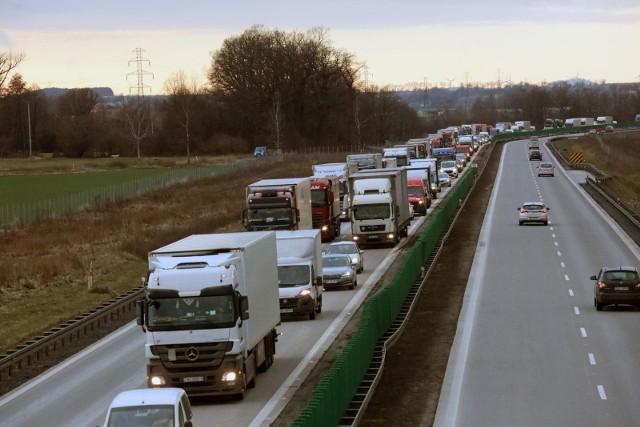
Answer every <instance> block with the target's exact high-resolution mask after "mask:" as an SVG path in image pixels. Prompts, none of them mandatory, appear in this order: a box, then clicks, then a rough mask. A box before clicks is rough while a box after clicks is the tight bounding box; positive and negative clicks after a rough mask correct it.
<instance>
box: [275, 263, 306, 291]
mask: <svg viewBox="0 0 640 427" xmlns="http://www.w3.org/2000/svg"><path fill="white" fill-rule="evenodd" d="M310 277H311V275H310V274H309V266H308V265H279V266H278V286H280V287H281V288H290V287H292V286H304V285H308V284H309V278H310Z"/></svg>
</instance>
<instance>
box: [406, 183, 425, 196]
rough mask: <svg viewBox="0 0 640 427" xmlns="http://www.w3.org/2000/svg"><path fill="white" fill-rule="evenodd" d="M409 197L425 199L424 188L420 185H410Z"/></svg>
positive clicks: (408, 188) (408, 189)
mask: <svg viewBox="0 0 640 427" xmlns="http://www.w3.org/2000/svg"><path fill="white" fill-rule="evenodd" d="M407 192H408V194H409V197H423V196H424V187H422V186H418V185H410V186H408V187H407Z"/></svg>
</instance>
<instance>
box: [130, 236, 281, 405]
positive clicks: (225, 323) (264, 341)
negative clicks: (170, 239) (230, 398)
mask: <svg viewBox="0 0 640 427" xmlns="http://www.w3.org/2000/svg"><path fill="white" fill-rule="evenodd" d="M276 254H277V251H276V234H275V232H274V231H254V232H239V233H220V234H195V235H191V236H188V237H185V238H184V239H182V240H178V241H177V242H174V243H170V244H168V245H166V246H163V247H161V248H159V249H156V250H153V251H151V252H149V279H148V282H147V285H146V290H145V295H144V297H143V299H142V300H141V301H140V303H139V313H138V324H140V325H142V327H143V330H144V331H145V332H146V344H145V357H146V358H147V384H148V386H149V387H179V388H183V389H184V390H186V391H187V393H188V394H189V395H190V396H217V395H234V396H236V397H237V398H240V399H242V398H244V393H245V390H246V388H247V387H253V386H254V385H255V381H256V373H257V372H258V371H266V370H267V369H268V368H269V367H270V366H271V364H272V363H273V359H274V354H275V344H276V339H277V332H276V326H277V325H278V324H279V323H280V302H279V296H278V264H277V258H276Z"/></svg>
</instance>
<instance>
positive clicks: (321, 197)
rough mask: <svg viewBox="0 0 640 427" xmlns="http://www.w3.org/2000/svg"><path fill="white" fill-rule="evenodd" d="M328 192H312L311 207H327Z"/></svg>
mask: <svg viewBox="0 0 640 427" xmlns="http://www.w3.org/2000/svg"><path fill="white" fill-rule="evenodd" d="M327 203H328V202H327V192H326V191H325V190H324V189H322V190H311V206H312V207H316V206H326V205H327Z"/></svg>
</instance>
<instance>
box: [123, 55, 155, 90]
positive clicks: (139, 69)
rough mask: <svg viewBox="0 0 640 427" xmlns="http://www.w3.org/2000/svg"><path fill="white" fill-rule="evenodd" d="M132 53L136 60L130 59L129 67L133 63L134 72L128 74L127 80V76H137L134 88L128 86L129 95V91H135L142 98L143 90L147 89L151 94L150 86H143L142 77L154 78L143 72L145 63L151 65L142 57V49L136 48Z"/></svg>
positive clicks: (149, 73)
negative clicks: (134, 65)
mask: <svg viewBox="0 0 640 427" xmlns="http://www.w3.org/2000/svg"><path fill="white" fill-rule="evenodd" d="M133 52H134V53H135V54H136V59H130V60H129V65H131V63H132V62H135V63H136V71H134V72H131V73H128V74H127V79H128V78H129V76H131V75H135V76H137V83H136V85H135V86H129V93H131V89H135V90H136V92H137V95H138V96H144V90H145V88H147V89H149V93H151V86H149V85H146V84H144V81H143V79H144V76H148V75H151V78H153V77H154V76H153V73H151V72H149V71H145V70H143V69H142V65H143V63H145V62H146V63H148V65H151V61H149V60H148V59H146V58H143V57H142V52H144V50H143V49H141V48H139V47H138V48H136V49H135V50H134V51H133Z"/></svg>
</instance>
